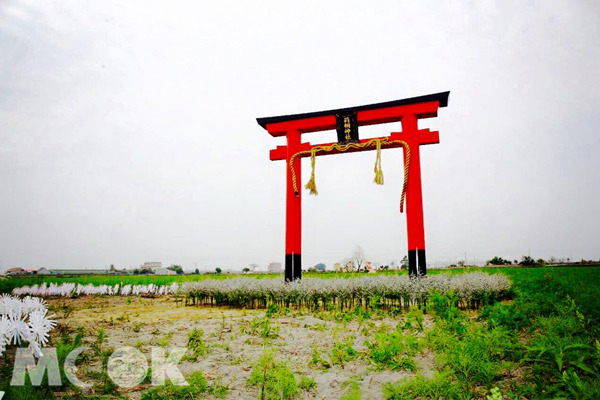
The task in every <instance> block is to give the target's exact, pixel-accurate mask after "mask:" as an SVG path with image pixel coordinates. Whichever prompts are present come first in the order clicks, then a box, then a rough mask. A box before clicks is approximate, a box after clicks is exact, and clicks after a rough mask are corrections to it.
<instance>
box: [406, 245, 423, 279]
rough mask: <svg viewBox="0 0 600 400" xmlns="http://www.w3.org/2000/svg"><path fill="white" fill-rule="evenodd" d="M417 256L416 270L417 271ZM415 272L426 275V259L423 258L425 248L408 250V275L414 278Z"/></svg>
mask: <svg viewBox="0 0 600 400" xmlns="http://www.w3.org/2000/svg"><path fill="white" fill-rule="evenodd" d="M417 256H418V259H419V262H418V267H419V268H418V271H417ZM417 274H419V275H421V276H425V275H427V259H426V258H425V249H423V250H409V251H408V276H410V277H412V278H416V277H417Z"/></svg>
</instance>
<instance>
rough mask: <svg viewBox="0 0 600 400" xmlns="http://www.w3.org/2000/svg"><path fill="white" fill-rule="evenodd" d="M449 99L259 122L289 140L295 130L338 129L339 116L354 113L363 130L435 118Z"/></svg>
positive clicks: (437, 96) (391, 103) (427, 98)
mask: <svg viewBox="0 0 600 400" xmlns="http://www.w3.org/2000/svg"><path fill="white" fill-rule="evenodd" d="M449 95H450V92H441V93H434V94H429V95H426V96H419V97H411V98H408V99H401V100H394V101H387V102H384V103H376V104H368V105H363V106H358V107H347V108H340V109H336V110H327V111H317V112H311V113H303V114H293V115H281V116H276V117H266V118H257V119H256V121H257V122H258V124H259V125H260V126H262V127H263V128H264V129H266V130H267V131H268V132H269V133H270V134H271V135H272V136H274V137H277V136H285V135H286V133H287V132H289V131H292V130H293V131H299V132H300V133H308V132H318V131H325V130H330V129H335V127H336V118H335V116H336V115H338V114H349V113H352V112H356V114H357V120H358V125H359V126H363V125H375V124H384V123H388V122H397V121H400V120H402V117H403V116H404V115H407V114H411V115H414V116H416V117H417V118H418V119H422V118H431V117H436V116H437V110H438V107H446V106H447V105H448V96H449Z"/></svg>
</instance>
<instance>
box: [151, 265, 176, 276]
mask: <svg viewBox="0 0 600 400" xmlns="http://www.w3.org/2000/svg"><path fill="white" fill-rule="evenodd" d="M159 264H160V263H159ZM153 271H154V275H177V272H175V271H171V270H170V269H167V268H156V269H154V270H153Z"/></svg>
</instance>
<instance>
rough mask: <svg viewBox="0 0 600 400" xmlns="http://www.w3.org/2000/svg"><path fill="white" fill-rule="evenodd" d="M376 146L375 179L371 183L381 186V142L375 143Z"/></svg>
mask: <svg viewBox="0 0 600 400" xmlns="http://www.w3.org/2000/svg"><path fill="white" fill-rule="evenodd" d="M375 144H376V145H377V157H376V158H375V178H374V179H373V182H375V183H376V184H378V185H383V170H382V169H381V140H378V141H377V142H375Z"/></svg>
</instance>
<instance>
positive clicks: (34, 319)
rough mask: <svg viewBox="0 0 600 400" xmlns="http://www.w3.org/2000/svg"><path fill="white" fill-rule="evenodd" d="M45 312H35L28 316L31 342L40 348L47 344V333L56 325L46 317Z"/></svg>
mask: <svg viewBox="0 0 600 400" xmlns="http://www.w3.org/2000/svg"><path fill="white" fill-rule="evenodd" d="M46 312H47V311H46V310H45V309H44V310H36V311H33V312H32V313H31V314H29V331H30V333H31V340H32V341H35V342H37V343H39V344H41V345H42V346H45V345H46V344H47V343H48V338H49V337H50V335H49V333H50V331H51V330H52V328H54V326H55V325H56V321H54V320H51V319H49V318H47V317H46Z"/></svg>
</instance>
